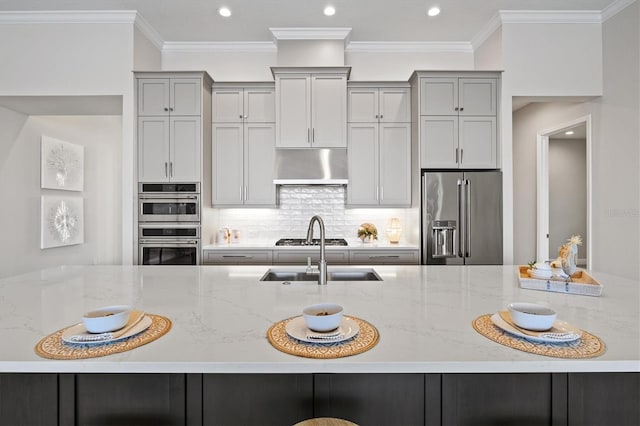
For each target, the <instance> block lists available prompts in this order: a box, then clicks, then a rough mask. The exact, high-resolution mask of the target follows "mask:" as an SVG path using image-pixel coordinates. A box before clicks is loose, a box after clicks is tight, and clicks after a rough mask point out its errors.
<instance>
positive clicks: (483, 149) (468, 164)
mask: <svg viewBox="0 0 640 426" xmlns="http://www.w3.org/2000/svg"><path fill="white" fill-rule="evenodd" d="M459 123H460V129H459V147H460V163H459V164H460V167H464V168H465V169H495V168H496V167H497V153H496V151H497V135H496V118H495V117H460V118H459Z"/></svg>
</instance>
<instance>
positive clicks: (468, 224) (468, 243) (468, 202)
mask: <svg viewBox="0 0 640 426" xmlns="http://www.w3.org/2000/svg"><path fill="white" fill-rule="evenodd" d="M464 183H465V186H466V191H465V193H466V201H465V206H464V207H465V212H466V214H467V217H466V218H465V220H464V227H465V231H466V233H467V238H466V239H467V241H465V243H464V249H465V256H466V257H469V256H471V182H470V181H469V180H465V182H464Z"/></svg>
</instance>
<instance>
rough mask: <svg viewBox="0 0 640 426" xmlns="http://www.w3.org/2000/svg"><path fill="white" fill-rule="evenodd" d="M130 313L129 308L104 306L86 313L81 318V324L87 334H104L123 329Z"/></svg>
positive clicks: (124, 306)
mask: <svg viewBox="0 0 640 426" xmlns="http://www.w3.org/2000/svg"><path fill="white" fill-rule="evenodd" d="M130 312H131V307H130V306H126V305H117V306H106V307H104V308H100V309H96V310H94V311H91V312H87V313H86V314H84V315H83V316H82V322H83V323H84V327H85V328H86V329H87V331H88V332H89V333H106V332H109V331H115V330H118V329H120V328H122V327H124V326H125V324H126V323H127V321H129V313H130Z"/></svg>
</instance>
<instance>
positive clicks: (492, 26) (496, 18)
mask: <svg viewBox="0 0 640 426" xmlns="http://www.w3.org/2000/svg"><path fill="white" fill-rule="evenodd" d="M500 27H502V19H501V18H500V12H498V13H496V14H495V15H493V17H492V18H491V19H490V20H489V22H487V23H486V24H485V26H484V27H482V29H480V31H478V33H477V34H476V35H475V36H473V38H472V39H471V46H472V47H473V49H474V50H475V49H477V48H478V47H480V46H481V45H482V43H484V42H485V41H487V39H488V38H489V37H491V35H492V34H493V33H494V32H496V31H497V30H498V29H499V28H500Z"/></svg>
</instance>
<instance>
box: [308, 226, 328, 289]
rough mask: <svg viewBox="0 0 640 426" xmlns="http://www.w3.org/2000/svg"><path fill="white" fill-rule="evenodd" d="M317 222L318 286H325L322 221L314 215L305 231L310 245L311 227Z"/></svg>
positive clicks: (325, 266) (325, 272) (325, 262)
mask: <svg viewBox="0 0 640 426" xmlns="http://www.w3.org/2000/svg"><path fill="white" fill-rule="evenodd" d="M316 222H318V227H319V228H320V261H319V262H318V271H319V276H318V284H320V285H326V284H327V261H326V259H325V247H324V238H325V233H324V221H323V220H322V218H321V217H320V216H318V215H315V216H313V217H312V218H311V220H310V221H309V228H308V229H307V243H308V244H311V242H312V241H313V225H314V224H315V223H316Z"/></svg>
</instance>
